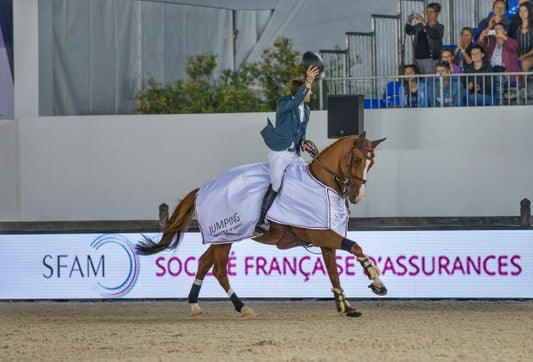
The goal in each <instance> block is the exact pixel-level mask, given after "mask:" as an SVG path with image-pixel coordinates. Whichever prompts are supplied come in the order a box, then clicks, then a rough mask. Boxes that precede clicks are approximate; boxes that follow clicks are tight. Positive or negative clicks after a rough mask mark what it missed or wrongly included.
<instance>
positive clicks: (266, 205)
mask: <svg viewBox="0 0 533 362" xmlns="http://www.w3.org/2000/svg"><path fill="white" fill-rule="evenodd" d="M277 195H278V193H277V192H276V191H274V190H272V185H269V186H268V190H267V192H266V194H265V196H264V197H263V203H262V204H261V215H260V216H259V221H258V222H257V225H256V226H255V232H254V236H256V237H259V236H261V235H263V234H265V233H266V232H268V229H269V228H270V224H269V223H268V221H266V220H265V217H266V214H267V212H268V209H270V206H272V203H273V202H274V199H275V198H276V196H277Z"/></svg>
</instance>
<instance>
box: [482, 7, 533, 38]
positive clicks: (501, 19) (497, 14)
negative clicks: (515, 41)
mask: <svg viewBox="0 0 533 362" xmlns="http://www.w3.org/2000/svg"><path fill="white" fill-rule="evenodd" d="M528 1H529V0H528ZM506 11H507V3H506V2H505V1H503V0H496V1H494V2H493V3H492V13H491V14H489V16H487V17H486V18H485V19H482V20H481V21H480V22H479V25H478V29H479V34H481V33H482V32H483V31H484V30H485V29H489V30H492V29H493V28H494V25H496V24H498V23H501V24H503V25H504V26H505V28H506V30H509V27H510V26H511V21H510V20H509V19H507V18H506V17H505V12H506Z"/></svg>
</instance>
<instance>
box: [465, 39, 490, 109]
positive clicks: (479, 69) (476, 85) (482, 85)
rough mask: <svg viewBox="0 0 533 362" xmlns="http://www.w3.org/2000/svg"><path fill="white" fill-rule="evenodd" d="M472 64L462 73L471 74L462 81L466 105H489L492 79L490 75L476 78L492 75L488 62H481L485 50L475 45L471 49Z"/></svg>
mask: <svg viewBox="0 0 533 362" xmlns="http://www.w3.org/2000/svg"><path fill="white" fill-rule="evenodd" d="M471 54H472V64H468V65H466V66H465V67H464V69H463V73H465V74H473V75H472V76H468V77H464V78H463V81H464V82H465V85H466V90H467V95H466V98H465V100H466V105H467V106H469V105H476V106H477V105H491V104H492V93H493V90H494V88H495V87H494V86H495V84H494V83H493V82H492V80H493V77H492V76H490V75H485V76H477V75H476V74H477V73H492V72H493V70H492V67H491V66H490V64H489V63H488V62H485V61H483V57H484V56H485V49H484V48H483V47H482V46H481V45H479V44H476V45H474V46H473V47H472V52H471Z"/></svg>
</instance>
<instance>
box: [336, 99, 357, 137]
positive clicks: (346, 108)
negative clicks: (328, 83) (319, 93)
mask: <svg viewBox="0 0 533 362" xmlns="http://www.w3.org/2000/svg"><path fill="white" fill-rule="evenodd" d="M364 110H365V97H364V96H363V95H342V96H337V95H336V96H328V138H339V137H344V136H351V135H355V134H359V133H361V132H363V130H364Z"/></svg>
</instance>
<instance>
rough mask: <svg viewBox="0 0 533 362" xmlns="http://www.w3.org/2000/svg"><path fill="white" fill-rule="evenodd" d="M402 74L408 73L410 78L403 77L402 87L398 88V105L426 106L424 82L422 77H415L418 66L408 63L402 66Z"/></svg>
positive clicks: (407, 106)
mask: <svg viewBox="0 0 533 362" xmlns="http://www.w3.org/2000/svg"><path fill="white" fill-rule="evenodd" d="M403 74H404V75H410V76H412V77H410V78H403V80H402V87H401V88H400V105H399V106H398V107H403V108H419V107H427V106H428V103H427V91H426V82H425V80H423V79H419V78H417V77H415V76H416V75H417V74H419V72H418V68H417V67H416V65H414V64H408V65H406V66H405V67H404V71H403Z"/></svg>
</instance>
